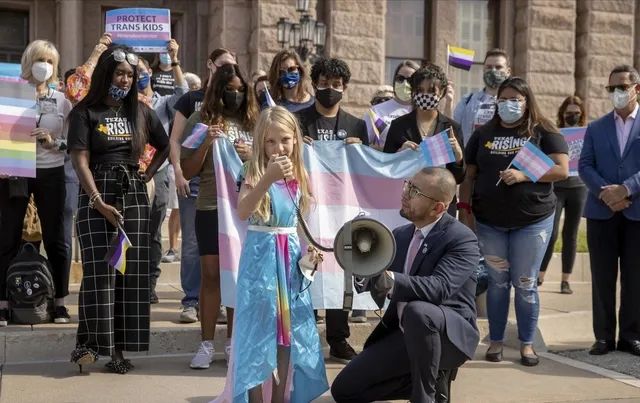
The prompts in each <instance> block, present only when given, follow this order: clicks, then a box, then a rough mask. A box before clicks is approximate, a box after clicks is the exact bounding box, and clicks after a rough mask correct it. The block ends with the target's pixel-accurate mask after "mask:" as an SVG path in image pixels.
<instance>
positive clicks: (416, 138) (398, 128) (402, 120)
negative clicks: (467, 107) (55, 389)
mask: <svg viewBox="0 0 640 403" xmlns="http://www.w3.org/2000/svg"><path fill="white" fill-rule="evenodd" d="M417 115H418V112H417V111H416V110H415V109H414V110H413V111H411V112H409V113H407V114H406V115H404V116H400V117H399V118H396V119H394V120H393V121H392V122H391V126H389V131H388V132H387V140H386V142H385V143H384V152H385V153H395V152H398V150H399V149H400V147H402V144H403V143H404V142H405V141H407V140H410V141H413V142H414V143H416V144H420V143H421V142H422V136H421V135H420V130H419V129H418V116H417ZM448 128H452V129H453V134H454V136H455V137H456V139H457V140H458V144H460V148H462V149H463V151H464V145H463V144H464V143H463V142H462V129H461V128H460V124H458V122H456V121H454V120H452V119H450V118H448V117H447V116H445V115H443V114H442V113H440V112H438V118H437V122H436V128H435V130H434V133H440V132H441V131H443V130H446V129H448ZM446 168H447V169H448V170H449V171H450V172H451V173H452V174H453V176H454V177H455V178H456V183H462V181H463V180H464V173H465V166H464V160H463V161H462V162H461V163H460V164H458V163H456V162H451V163H449V164H447V166H446Z"/></svg>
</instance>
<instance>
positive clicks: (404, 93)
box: [393, 80, 411, 102]
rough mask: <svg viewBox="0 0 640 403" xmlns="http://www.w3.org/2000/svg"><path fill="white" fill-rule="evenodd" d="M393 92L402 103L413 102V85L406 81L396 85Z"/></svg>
mask: <svg viewBox="0 0 640 403" xmlns="http://www.w3.org/2000/svg"><path fill="white" fill-rule="evenodd" d="M393 91H394V92H395V93H396V97H398V99H399V100H401V101H402V102H409V101H411V85H410V84H409V83H408V82H407V80H405V81H404V82H402V83H398V82H396V83H394V84H393Z"/></svg>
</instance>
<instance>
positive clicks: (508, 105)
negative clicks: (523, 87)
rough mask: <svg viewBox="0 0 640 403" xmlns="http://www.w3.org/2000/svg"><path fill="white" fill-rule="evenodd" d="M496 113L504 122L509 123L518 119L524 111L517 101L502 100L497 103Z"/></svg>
mask: <svg viewBox="0 0 640 403" xmlns="http://www.w3.org/2000/svg"><path fill="white" fill-rule="evenodd" d="M498 115H500V119H502V121H503V122H504V123H506V124H511V123H515V122H517V121H518V120H520V118H522V115H524V111H523V108H522V105H521V104H520V102H518V101H503V102H499V103H498Z"/></svg>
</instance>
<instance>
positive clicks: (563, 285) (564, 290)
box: [560, 281, 573, 294]
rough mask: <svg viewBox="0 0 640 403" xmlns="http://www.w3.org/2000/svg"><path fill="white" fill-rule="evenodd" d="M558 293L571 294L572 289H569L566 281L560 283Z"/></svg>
mask: <svg viewBox="0 0 640 403" xmlns="http://www.w3.org/2000/svg"><path fill="white" fill-rule="evenodd" d="M560 294H573V290H572V289H571V286H570V285H569V282H568V281H563V282H561V283H560Z"/></svg>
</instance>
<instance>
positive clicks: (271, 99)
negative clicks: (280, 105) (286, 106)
mask: <svg viewBox="0 0 640 403" xmlns="http://www.w3.org/2000/svg"><path fill="white" fill-rule="evenodd" d="M264 90H265V92H266V93H267V106H268V107H269V108H273V107H274V106H276V101H274V100H273V98H272V97H271V93H270V92H269V88H266V87H265V89H264Z"/></svg>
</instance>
